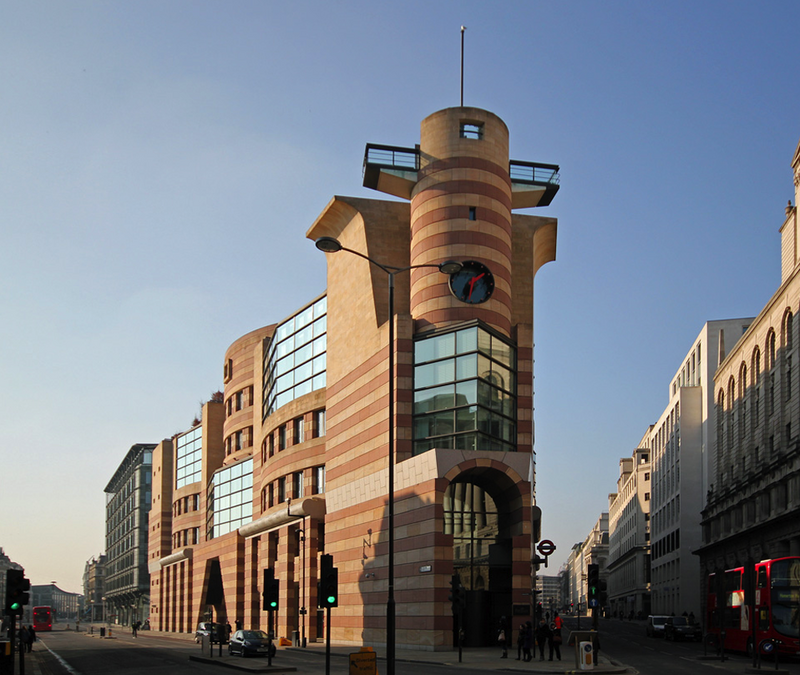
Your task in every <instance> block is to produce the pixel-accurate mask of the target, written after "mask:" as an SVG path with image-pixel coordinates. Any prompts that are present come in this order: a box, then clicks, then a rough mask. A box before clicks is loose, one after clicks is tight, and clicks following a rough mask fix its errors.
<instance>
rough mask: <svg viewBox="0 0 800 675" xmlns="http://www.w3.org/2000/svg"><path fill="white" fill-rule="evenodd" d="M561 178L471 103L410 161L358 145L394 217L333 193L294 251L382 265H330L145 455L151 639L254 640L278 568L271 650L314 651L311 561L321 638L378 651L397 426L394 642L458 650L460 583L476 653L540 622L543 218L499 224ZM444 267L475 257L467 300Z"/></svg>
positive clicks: (546, 197)
mask: <svg viewBox="0 0 800 675" xmlns="http://www.w3.org/2000/svg"><path fill="white" fill-rule="evenodd" d="M557 178H558V176H557V167H554V166H552V165H536V164H533V163H530V162H515V161H511V160H509V154H508V129H507V128H506V126H505V124H504V123H503V122H502V120H500V119H499V118H497V117H496V116H495V115H493V114H492V113H490V112H487V111H484V110H479V109H476V108H451V109H447V110H443V111H439V112H438V113H434V114H433V115H431V116H429V117H428V118H426V119H425V120H424V121H423V122H422V127H421V139H420V144H419V145H418V146H416V147H410V148H394V147H387V146H368V147H367V153H366V157H365V171H364V184H365V185H366V186H367V187H371V188H374V189H376V190H378V191H381V192H384V193H387V194H390V195H392V196H394V197H399V198H401V199H404V200H406V201H405V202H397V201H382V200H374V199H356V198H348V197H335V198H333V199H332V200H331V202H330V203H329V204H328V206H327V207H326V208H325V210H324V211H323V213H322V214H321V215H320V216H319V218H318V219H317V220H316V222H315V223H314V224H313V225H312V227H311V228H310V230H309V231H308V233H307V236H308V237H309V238H310V239H312V240H317V239H319V238H321V237H332V238H336V239H337V240H338V241H339V242H340V243H341V244H342V245H343V246H345V247H346V248H347V249H348V250H350V251H357V252H359V253H360V254H363V255H369V256H370V257H372V258H373V259H374V260H376V261H378V262H379V263H380V265H382V266H385V267H383V268H380V267H377V266H375V265H371V264H370V263H369V262H368V261H366V260H363V259H359V258H358V257H357V256H354V255H353V254H352V253H348V252H347V251H342V252H336V253H329V254H328V255H327V263H328V285H327V290H326V292H325V293H324V294H323V295H321V296H319V297H317V298H315V299H312V300H311V301H310V302H309V303H308V304H306V305H305V306H303V307H301V308H299V309H298V311H297V312H295V313H293V314H292V315H290V316H288V317H286V318H284V319H282V320H280V321H279V322H278V323H275V324H271V325H268V326H265V327H263V328H260V329H258V330H255V331H253V332H252V333H249V334H247V335H245V336H243V337H242V338H240V339H239V340H237V341H236V342H234V343H233V344H232V345H231V346H230V348H229V349H228V351H227V353H226V354H225V358H224V364H223V378H224V383H225V387H224V393H223V400H222V402H210V403H208V404H206V406H204V409H203V414H202V420H201V421H200V424H198V425H196V426H195V427H193V428H192V429H189V430H187V431H185V432H183V433H181V434H179V435H177V436H176V437H174V438H171V439H168V440H165V441H163V442H162V443H160V444H159V445H158V447H157V448H156V449H155V451H154V455H153V495H152V504H151V505H152V511H151V513H150V532H149V534H150V548H149V557H148V565H149V571H150V574H151V586H150V621H151V625H153V627H154V628H155V629H161V630H166V631H179V632H193V631H194V630H195V627H196V625H197V622H198V621H200V620H204V619H212V618H213V619H214V620H218V621H222V622H224V621H230V622H231V623H234V622H235V621H236V620H240V621H242V622H243V624H244V625H245V626H247V627H253V628H266V627H267V624H268V614H267V612H264V611H262V609H261V595H260V594H261V590H262V588H263V582H262V579H263V573H264V570H265V569H272V570H273V571H274V573H275V576H276V577H277V578H278V579H279V581H280V588H281V597H280V604H279V609H278V611H277V614H276V616H275V617H274V618H275V628H276V630H277V634H278V635H282V636H289V635H291V634H292V633H293V632H295V631H297V633H298V634H300V635H302V636H303V638H308V639H309V640H316V639H317V638H318V637H321V636H322V635H323V629H324V624H323V612H322V611H319V612H318V611H317V609H316V608H317V597H316V596H317V587H316V582H317V576H318V566H319V561H320V555H321V554H322V553H326V554H332V555H333V557H334V561H335V564H336V566H337V568H338V570H339V595H340V599H339V607H338V608H337V610H334V614H335V616H336V617H337V621H336V622H335V623H334V624H333V625H332V639H333V641H334V642H342V643H344V642H356V643H363V644H371V645H380V644H383V643H384V641H385V638H386V619H385V617H386V602H387V592H388V587H389V577H388V537H387V520H388V511H389V503H388V502H387V494H388V488H389V478H388V470H387V467H388V458H387V445H388V441H389V438H390V425H391V433H392V435H393V437H394V439H395V449H396V453H395V460H394V465H393V466H394V471H395V475H394V481H393V482H394V484H393V487H394V505H395V513H396V520H395V528H394V535H395V540H396V542H395V553H394V563H395V564H394V570H395V579H396V584H395V588H396V601H397V628H396V636H397V646H398V647H399V648H402V647H413V648H422V649H431V650H434V649H447V648H451V647H452V646H453V644H454V643H455V634H456V631H455V630H454V628H455V627H456V624H454V617H453V615H452V612H451V608H450V603H449V602H448V600H447V594H448V587H449V581H450V578H451V576H452V575H453V574H458V575H459V577H460V579H461V583H462V584H463V585H464V586H465V587H466V589H467V604H468V611H467V614H466V617H465V621H464V624H463V625H462V626H461V628H463V629H464V631H465V634H466V639H467V641H468V643H469V644H472V645H474V646H478V645H483V644H494V643H495V641H496V634H495V628H496V625H497V623H498V621H499V619H500V617H501V616H503V615H505V616H512V615H513V616H514V617H515V620H520V621H524V620H526V619H532V618H533V615H532V609H533V608H532V606H531V602H532V597H531V586H532V582H533V579H532V566H531V556H532V550H533V549H532V546H533V544H534V542H533V537H532V525H531V521H532V506H533V503H532V502H533V498H532V495H533V489H532V487H533V486H532V485H531V479H530V478H529V477H530V476H531V475H532V474H531V472H530V464H531V455H532V445H533V421H532V415H533V413H532V403H533V280H534V276H535V274H536V271H537V270H538V269H539V268H540V267H541V266H542V265H544V264H545V263H547V262H549V261H552V260H554V259H555V243H556V227H557V223H556V221H555V219H552V218H542V217H536V216H529V215H518V214H513V213H512V210H513V209H517V208H530V207H534V206H541V205H546V204H549V203H550V200H551V199H552V198H553V196H554V195H555V192H556V191H557V189H558V184H557ZM321 255H322V254H320V256H321ZM446 260H457V261H472V262H471V263H470V266H468V269H467V272H468V273H469V274H472V276H471V278H470V279H467V281H466V282H465V285H464V288H463V289H462V295H461V297H460V298H458V297H456V296H455V295H454V294H453V293H451V291H450V289H449V287H448V278H447V276H444V275H443V274H442V273H441V272H440V271H439V270H438V269H436V267H437V266H438V264H439V263H441V262H444V261H446ZM320 264H322V258H320ZM480 265H483V266H485V268H483V267H480ZM412 268H413V269H412ZM485 269H488V270H489V271H490V272H491V275H493V278H494V290H493V294H492V295H491V297H489V298H488V299H486V298H485V297H483V296H479V294H480V293H481V290H480V289H485V288H486V287H484V286H483V284H484V282H488V281H489V280H490V278H491V277H489V276H487V274H486V272H485ZM389 270H391V271H393V272H396V271H402V272H403V273H401V274H398V275H397V277H396V279H395V276H394V273H392V274H391V276H390V275H389V274H387V272H388V271H389ZM406 270H407V271H406ZM481 270H484V271H481ZM390 280H391V282H392V288H393V291H392V295H391V297H392V298H393V302H394V314H395V316H393V317H392V316H389V299H388V298H389V288H390V286H389V282H390ZM284 283H290V281H284ZM395 283H396V288H395ZM473 293H474V297H473ZM478 300H480V302H478ZM484 300H485V301H484ZM390 322H391V326H392V331H390V330H389V328H390ZM392 332H393V334H394V342H393V344H390V341H389V336H390V335H391V334H392ZM390 348H391V350H392V354H393V355H394V358H395V364H396V365H395V367H394V369H393V373H392V374H393V378H392V380H393V382H394V388H393V391H392V392H391V397H390V395H389V392H388V382H389V379H390V378H389V370H388V368H389V360H388V355H389V349H390ZM392 399H393V400H394V401H395V402H396V418H395V417H390V416H389V415H388V412H389V410H390V406H389V401H390V400H392Z"/></svg>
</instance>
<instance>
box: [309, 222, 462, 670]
mask: <svg viewBox="0 0 800 675" xmlns="http://www.w3.org/2000/svg"><path fill="white" fill-rule="evenodd" d="M314 245H315V246H316V247H317V248H318V249H319V250H320V251H323V252H324V253H337V252H338V251H347V252H348V253H352V254H353V255H357V256H358V257H359V258H363V259H364V260H366V261H368V262H370V263H372V264H373V265H375V267H377V268H379V269H381V270H383V271H384V272H385V273H386V275H387V276H388V278H389V458H388V459H389V480H388V482H389V494H388V502H389V558H388V575H389V588H388V598H387V601H386V673H387V675H394V672H395V669H394V666H395V645H396V643H395V625H396V624H395V601H394V463H395V451H394V422H395V410H394V278H395V275H397V274H399V273H400V272H407V271H409V270H413V269H417V268H420V267H435V268H437V269H438V270H439V271H440V272H441V273H442V274H448V275H450V274H455V273H456V272H459V271H460V270H461V267H462V265H461V263H460V262H458V261H455V260H447V261H445V262H443V263H439V264H435V263H423V264H419V265H408V266H407V267H395V266H394V265H384V264H383V263H379V262H378V261H377V260H373V259H372V258H370V257H369V256H367V255H364V254H363V253H360V252H359V251H355V250H353V249H351V248H347V247H345V246H342V244H341V243H339V240H338V239H335V238H334V237H320V238H319V239H317V240H316V241H315V242H314Z"/></svg>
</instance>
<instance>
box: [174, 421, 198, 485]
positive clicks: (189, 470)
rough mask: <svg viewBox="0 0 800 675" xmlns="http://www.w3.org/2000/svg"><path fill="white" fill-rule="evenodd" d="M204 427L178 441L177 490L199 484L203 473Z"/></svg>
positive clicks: (188, 433)
mask: <svg viewBox="0 0 800 675" xmlns="http://www.w3.org/2000/svg"><path fill="white" fill-rule="evenodd" d="M202 457H203V427H202V426H197V427H195V428H194V429H192V430H191V431H187V432H186V433H185V434H181V435H180V436H178V438H177V439H176V444H175V488H176V489H178V488H182V487H183V486H184V485H190V484H191V483H197V482H198V481H199V480H200V479H201V476H202V473H203V462H202Z"/></svg>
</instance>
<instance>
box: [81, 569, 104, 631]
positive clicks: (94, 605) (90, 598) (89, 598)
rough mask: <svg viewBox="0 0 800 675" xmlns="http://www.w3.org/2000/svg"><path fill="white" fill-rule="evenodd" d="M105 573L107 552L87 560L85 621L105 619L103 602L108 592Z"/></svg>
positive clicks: (84, 579) (84, 580)
mask: <svg viewBox="0 0 800 675" xmlns="http://www.w3.org/2000/svg"><path fill="white" fill-rule="evenodd" d="M105 574H106V556H105V554H100V555H99V556H94V557H92V558H91V559H90V560H87V561H86V565H85V566H84V568H83V597H84V614H83V620H84V621H90V622H93V621H105V614H104V609H105V608H104V603H103V599H104V598H105V594H106V586H105Z"/></svg>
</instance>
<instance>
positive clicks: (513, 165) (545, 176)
mask: <svg viewBox="0 0 800 675" xmlns="http://www.w3.org/2000/svg"><path fill="white" fill-rule="evenodd" d="M558 170H559V166H558V165H557V164H540V163H538V162H520V161H518V160H515V159H512V160H511V161H510V162H509V163H508V175H509V176H510V178H511V182H512V183H530V184H531V185H558V184H559V182H560V180H561V177H560V176H559V173H558Z"/></svg>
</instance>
